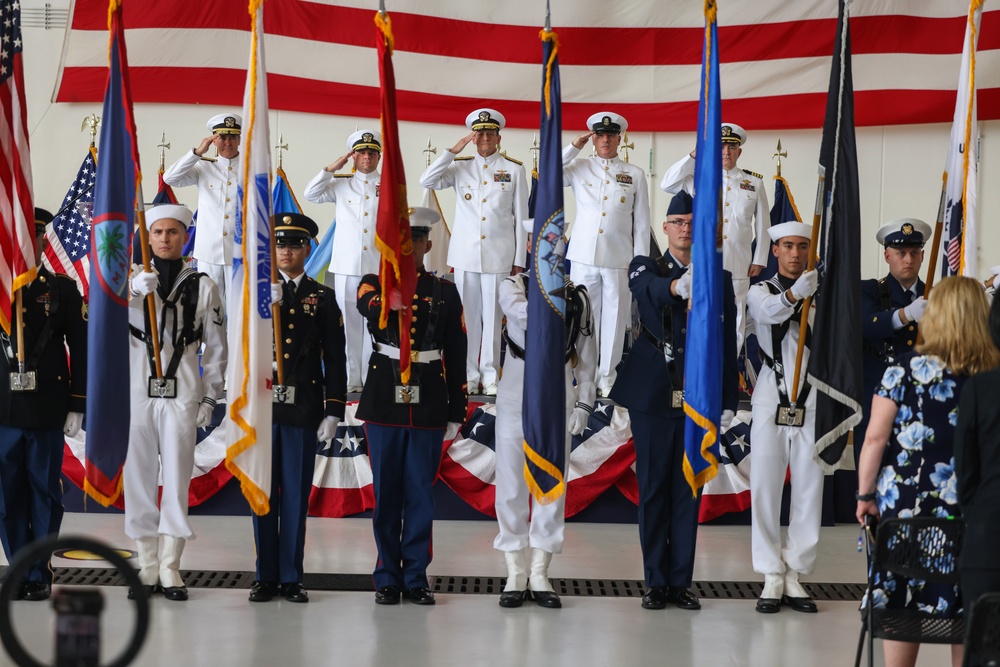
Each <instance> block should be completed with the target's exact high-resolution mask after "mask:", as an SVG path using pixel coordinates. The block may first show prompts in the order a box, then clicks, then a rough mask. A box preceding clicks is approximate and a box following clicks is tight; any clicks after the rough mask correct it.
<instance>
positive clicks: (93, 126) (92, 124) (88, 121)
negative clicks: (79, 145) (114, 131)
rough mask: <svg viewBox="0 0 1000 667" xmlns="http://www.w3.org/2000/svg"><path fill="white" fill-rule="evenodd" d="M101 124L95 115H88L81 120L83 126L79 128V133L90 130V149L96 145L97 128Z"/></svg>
mask: <svg viewBox="0 0 1000 667" xmlns="http://www.w3.org/2000/svg"><path fill="white" fill-rule="evenodd" d="M100 124H101V117H100V116H98V115H97V114H94V113H92V114H90V115H89V116H87V117H86V118H84V119H83V125H81V126H80V131H81V132H83V131H84V130H86V129H87V128H90V147H91V148H94V147H95V146H96V145H97V128H98V127H99V126H100Z"/></svg>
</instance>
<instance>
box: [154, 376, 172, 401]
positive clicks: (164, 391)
mask: <svg viewBox="0 0 1000 667" xmlns="http://www.w3.org/2000/svg"><path fill="white" fill-rule="evenodd" d="M147 394H148V396H149V397H150V398H177V378H149V385H148V387H147Z"/></svg>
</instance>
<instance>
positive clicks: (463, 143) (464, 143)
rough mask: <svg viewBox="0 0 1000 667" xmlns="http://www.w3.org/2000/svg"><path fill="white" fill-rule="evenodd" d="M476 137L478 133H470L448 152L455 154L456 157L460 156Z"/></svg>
mask: <svg viewBox="0 0 1000 667" xmlns="http://www.w3.org/2000/svg"><path fill="white" fill-rule="evenodd" d="M475 137H476V133H475V132H470V133H469V134H468V135H467V136H464V137H462V138H461V139H459V140H458V143H457V144H455V145H454V146H452V147H451V148H449V149H448V152H450V153H454V154H455V155H458V154H459V153H461V152H462V151H463V150H465V147H466V146H468V145H469V142H471V141H472V140H473V139H474V138H475Z"/></svg>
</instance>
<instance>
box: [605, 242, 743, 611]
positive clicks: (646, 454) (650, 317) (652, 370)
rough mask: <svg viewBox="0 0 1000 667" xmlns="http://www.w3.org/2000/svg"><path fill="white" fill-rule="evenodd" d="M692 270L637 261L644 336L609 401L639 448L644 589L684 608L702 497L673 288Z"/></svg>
mask: <svg viewBox="0 0 1000 667" xmlns="http://www.w3.org/2000/svg"><path fill="white" fill-rule="evenodd" d="M687 271H688V267H687V266H684V265H682V264H681V263H680V262H679V261H677V260H676V259H675V258H674V257H673V255H671V254H670V253H669V251H668V252H667V253H666V254H664V255H663V256H662V257H661V258H659V259H654V258H652V257H647V256H641V257H636V258H635V259H633V260H632V263H631V264H630V265H629V289H630V290H631V292H632V296H633V297H634V298H635V301H636V304H637V305H638V308H639V319H640V330H639V332H637V334H636V336H635V342H634V343H633V344H632V348H631V349H630V350H629V352H628V354H627V355H626V357H625V359H624V361H623V363H622V367H621V369H619V371H618V379H617V381H616V382H615V385H614V387H613V388H612V390H611V399H612V400H613V401H615V402H616V403H618V404H619V405H622V406H624V407H626V408H628V411H629V420H630V423H631V427H632V437H633V440H634V443H635V456H636V458H635V471H636V479H637V482H638V484H639V542H640V544H641V546H642V560H643V570H644V579H645V583H646V587H647V588H648V589H650V590H652V589H663V593H666V598H665V600H664V602H672V603H675V604H677V603H678V602H681V603H683V602H684V600H681V599H680V598H679V596H680V595H682V591H684V592H687V589H689V588H690V586H691V579H692V576H693V572H694V555H695V542H696V538H697V532H698V506H699V504H700V495H699V496H698V497H695V496H692V494H691V486H690V485H689V484H688V482H687V480H686V479H685V478H684V466H683V460H684V422H685V419H684V407H683V403H682V401H683V398H682V396H683V394H682V393H678V394H675V392H683V386H684V349H685V345H686V337H687V333H688V332H687V303H688V302H687V299H684V298H682V297H679V296H674V295H673V294H672V293H671V291H670V286H671V284H672V283H673V282H674V281H675V280H677V279H678V278H680V277H681V276H683V275H684V274H685V273H686V272H687ZM728 273H729V272H728V271H726V274H727V275H726V278H727V280H726V281H725V282H724V286H725V287H724V293H723V302H724V311H723V312H724V323H725V325H724V326H725V331H724V337H723V344H724V348H723V354H724V355H725V358H724V360H723V377H722V391H723V393H722V407H723V409H724V410H732V411H733V412H735V411H736V408H737V404H738V403H739V377H738V371H737V367H736V300H735V297H734V296H733V290H732V284H731V283H730V281H729V280H728V278H729V275H728ZM668 359H669V361H668ZM675 398H676V400H673V399H675ZM688 595H691V598H692V599H691V600H689V601H688V602H689V603H690V604H691V606H689V607H686V608H698V606H700V605H696V604H695V603H697V598H694V596H693V594H690V593H688ZM643 606H647V605H646V604H644V605H643ZM660 606H662V605H659V606H649V608H654V609H655V608H660ZM679 606H682V605H679Z"/></svg>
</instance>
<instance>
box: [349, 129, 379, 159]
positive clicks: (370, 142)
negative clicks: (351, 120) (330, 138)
mask: <svg viewBox="0 0 1000 667" xmlns="http://www.w3.org/2000/svg"><path fill="white" fill-rule="evenodd" d="M365 149H371V150H373V151H378V152H379V153H381V152H382V133H381V132H376V131H375V130H358V131H357V132H355V133H354V134H352V135H351V136H349V137H347V150H349V151H352V152H353V151H363V150H365Z"/></svg>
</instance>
